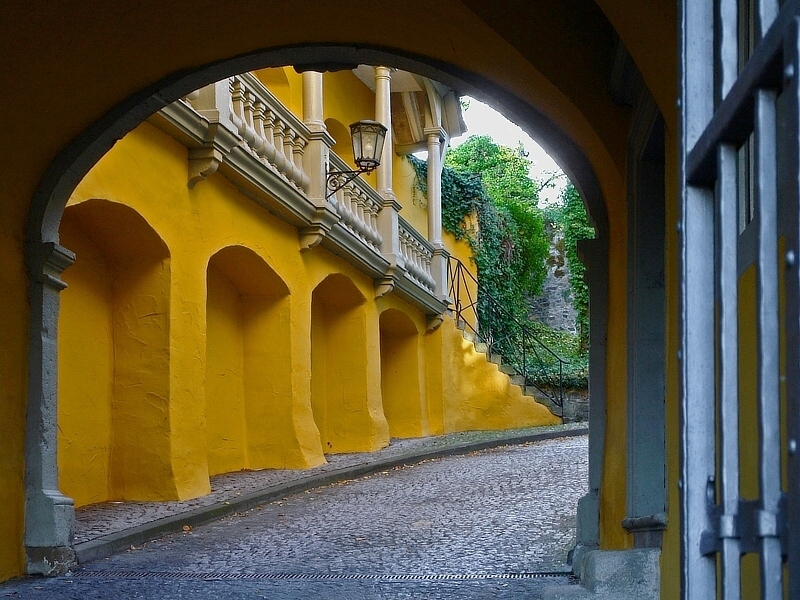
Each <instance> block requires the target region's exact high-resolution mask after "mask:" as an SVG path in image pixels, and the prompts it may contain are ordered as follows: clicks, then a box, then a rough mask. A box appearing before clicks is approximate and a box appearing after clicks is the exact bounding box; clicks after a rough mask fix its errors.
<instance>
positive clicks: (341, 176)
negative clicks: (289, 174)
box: [325, 121, 386, 198]
mask: <svg viewBox="0 0 800 600" xmlns="http://www.w3.org/2000/svg"><path fill="white" fill-rule="evenodd" d="M350 139H351V141H352V144H353V159H354V161H355V163H356V167H358V169H357V170H355V171H332V170H331V171H328V178H327V186H328V195H327V196H325V197H326V198H330V197H331V196H332V195H333V194H335V193H336V192H338V191H339V190H340V189H342V188H343V187H344V186H346V185H347V184H348V183H350V182H351V181H353V179H355V178H356V177H358V176H359V175H361V174H362V173H372V171H374V170H375V169H376V168H377V167H378V165H380V164H381V153H382V152H383V142H384V141H385V140H386V127H384V126H383V125H382V124H381V123H378V122H377V121H358V122H356V123H353V124H352V125H350Z"/></svg>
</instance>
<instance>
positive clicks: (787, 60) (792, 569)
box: [781, 16, 800, 598]
mask: <svg viewBox="0 0 800 600" xmlns="http://www.w3.org/2000/svg"><path fill="white" fill-rule="evenodd" d="M784 64H785V65H786V67H785V71H784V73H785V76H786V86H785V88H784V92H783V94H784V98H785V100H786V103H785V105H784V113H785V115H784V119H783V127H784V132H785V135H786V136H787V137H786V138H785V139H786V140H787V143H786V144H785V146H783V147H782V151H784V152H785V154H786V156H785V163H784V164H785V169H784V173H783V175H784V176H783V178H782V181H781V184H782V186H781V189H782V192H783V198H782V201H783V202H785V203H788V205H789V206H788V207H787V211H786V212H785V214H787V215H788V218H787V219H786V223H785V224H784V227H785V232H786V256H785V262H786V271H785V272H786V404H787V410H786V414H787V429H788V431H787V446H788V457H787V475H788V477H787V479H788V489H787V494H788V503H787V506H788V510H787V513H788V515H789V518H788V523H787V525H788V535H787V544H786V553H787V560H788V567H789V598H800V526H798V524H797V523H796V522H795V521H796V519H797V516H798V515H800V457H798V453H797V444H798V440H800V268H798V267H799V266H800V265H798V257H800V254H799V253H798V249H800V201H799V199H800V123H798V119H799V118H800V77H798V75H800V23H799V21H798V17H796V16H795V17H794V19H793V20H792V23H791V25H790V27H789V33H788V35H787V36H786V38H785V42H784Z"/></svg>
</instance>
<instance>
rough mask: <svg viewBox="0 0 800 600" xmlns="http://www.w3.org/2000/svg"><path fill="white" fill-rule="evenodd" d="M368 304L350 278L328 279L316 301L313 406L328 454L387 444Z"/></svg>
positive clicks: (317, 292)
mask: <svg viewBox="0 0 800 600" xmlns="http://www.w3.org/2000/svg"><path fill="white" fill-rule="evenodd" d="M365 302H366V299H365V298H364V296H363V294H362V293H361V292H360V291H359V289H358V288H357V287H356V285H355V284H354V283H353V282H352V281H351V280H350V278H349V277H347V276H345V275H342V274H339V273H335V274H332V275H329V276H328V277H326V278H325V279H324V280H323V281H322V282H321V283H320V284H319V285H318V286H317V287H316V288H315V289H314V292H313V293H312V296H311V407H312V410H313V413H314V421H315V422H316V424H317V429H318V430H319V434H320V439H321V442H322V449H323V451H324V452H325V453H326V454H335V453H341V452H363V451H370V450H375V449H377V448H379V447H381V446H382V445H385V443H386V442H388V431H385V429H386V426H385V422H380V423H379V422H377V420H379V419H382V418H383V415H377V414H375V408H376V407H377V406H379V405H380V391H379V389H378V387H377V386H376V385H374V382H377V378H378V376H379V375H378V374H377V373H373V372H371V371H370V370H371V368H375V369H377V368H378V367H377V365H376V364H375V362H374V361H373V360H372V356H370V351H375V350H377V348H369V347H368V335H367V322H366V319H367V315H366V308H365Z"/></svg>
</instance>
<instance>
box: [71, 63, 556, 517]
mask: <svg viewBox="0 0 800 600" xmlns="http://www.w3.org/2000/svg"><path fill="white" fill-rule="evenodd" d="M375 71H376V70H375V69H372V68H371V67H370V68H369V69H368V70H365V69H363V68H362V69H361V71H360V72H359V75H360V76H361V77H362V78H363V77H366V76H371V78H372V80H373V81H374V80H375V75H374V72H375ZM380 72H381V74H384V75H385V81H386V83H387V88H386V90H385V91H386V92H388V94H389V96H387V97H385V98H381V97H378V96H376V92H375V91H373V89H370V87H368V85H367V84H365V83H364V82H363V81H362V80H361V79H359V78H358V77H357V76H356V75H355V74H354V73H353V72H352V71H350V70H345V71H341V72H335V73H328V74H325V75H321V74H318V73H313V72H310V73H307V74H305V75H300V74H298V73H297V72H295V71H294V69H292V68H288V67H287V68H278V69H267V70H262V71H259V72H256V73H254V74H246V75H243V76H241V77H236V78H231V79H226V80H224V81H223V82H221V83H215V84H212V85H211V86H208V87H206V88H204V89H202V90H200V91H198V92H196V93H194V94H192V95H190V96H188V97H187V99H184V100H180V101H178V102H177V103H175V104H173V105H172V106H171V107H170V108H169V109H165V110H164V111H161V112H160V113H158V114H156V115H154V116H153V117H152V118H151V119H150V120H149V122H146V123H142V124H141V125H140V126H139V127H137V128H136V129H135V130H134V131H132V132H131V133H129V134H128V135H126V136H125V137H124V138H123V139H122V140H120V141H119V142H118V143H117V144H116V145H115V147H114V148H113V149H112V150H111V151H110V152H109V153H107V154H106V155H105V156H104V157H103V159H102V160H101V161H100V162H99V163H98V164H97V165H96V166H95V167H94V168H93V169H92V170H91V171H90V172H89V173H88V174H87V176H86V177H85V178H84V179H83V180H82V181H81V183H80V184H79V185H78V187H77V188H76V190H75V192H74V193H73V194H72V197H71V198H70V200H69V202H68V204H67V207H66V209H65V212H64V217H63V219H62V221H61V225H60V231H59V233H60V238H61V243H62V244H63V245H64V246H65V247H67V248H69V249H70V250H72V251H73V252H74V253H75V255H76V260H75V264H74V265H73V266H71V267H70V268H69V269H67V270H66V271H65V273H64V276H63V280H64V282H65V283H66V284H67V288H66V289H65V290H64V291H63V293H62V296H61V302H62V304H61V311H60V317H59V324H58V325H59V331H60V332H61V334H60V336H59V347H58V352H59V357H60V359H59V383H58V396H59V404H58V410H59V414H58V429H59V438H58V447H59V454H58V460H59V464H58V466H59V485H60V489H61V490H62V491H63V492H64V494H65V495H67V496H68V497H71V498H73V499H74V501H75V505H76V506H83V505H86V504H90V503H95V502H104V501H109V500H114V501H125V500H130V501H135V500H174V499H186V498H191V497H195V496H198V495H201V494H205V493H208V492H209V491H210V488H209V476H211V475H216V474H220V473H227V472H231V471H238V470H242V469H265V468H280V469H286V468H295V469H305V468H309V467H313V466H316V465H319V464H321V463H323V462H324V461H325V457H324V456H325V454H328V453H341V452H369V451H374V450H377V449H379V448H382V447H384V446H386V445H387V444H388V443H389V440H390V437H419V436H425V435H433V434H440V433H445V432H452V431H462V430H468V429H495V428H508V427H521V426H528V425H543V424H551V423H556V422H559V421H560V419H558V418H557V417H555V416H554V415H553V414H552V413H551V412H550V411H549V410H548V409H547V408H545V406H543V405H542V404H539V403H537V402H536V401H535V400H534V398H532V397H531V396H526V395H524V394H523V393H522V392H523V390H522V389H521V388H520V387H519V386H516V385H513V384H511V382H510V380H509V377H508V375H506V374H504V373H502V372H500V371H499V369H498V365H495V364H493V363H491V362H489V360H488V357H486V355H484V354H482V353H480V352H476V351H475V346H474V344H473V343H472V342H471V341H469V340H466V339H465V338H464V336H463V335H462V332H461V331H460V330H459V329H458V328H457V327H456V324H455V323H454V321H453V318H452V317H451V316H449V315H447V314H446V312H445V308H446V306H445V304H444V303H443V299H444V296H443V294H445V293H446V290H445V289H444V288H443V287H441V286H442V285H443V284H444V283H445V282H439V284H438V285H439V289H438V290H437V289H436V286H437V283H436V282H435V281H434V279H433V276H432V274H431V261H432V259H433V253H434V247H433V246H432V245H431V244H430V242H429V241H428V240H427V239H426V238H427V236H428V222H429V220H428V211H429V210H430V209H432V205H431V203H428V204H426V205H423V203H422V202H421V201H419V200H416V201H415V200H414V199H415V198H416V197H417V196H418V195H420V194H419V193H418V192H417V194H414V193H413V192H412V189H411V187H412V186H414V185H416V181H415V179H414V177H413V176H411V174H412V173H413V169H412V167H411V165H410V163H408V161H407V160H406V159H404V158H403V157H402V156H399V155H398V154H397V153H396V152H395V149H396V147H395V148H391V149H390V150H389V151H387V153H386V156H387V157H390V159H391V160H392V165H391V167H393V169H392V168H390V169H385V168H384V169H383V170H380V169H379V171H378V173H377V176H376V174H374V173H373V174H372V175H371V176H369V177H367V178H365V180H364V181H358V180H354V181H353V182H351V183H350V184H348V186H346V187H345V188H344V189H343V190H341V191H339V192H337V193H333V194H330V192H326V194H330V198H328V199H327V201H326V200H325V198H324V197H323V198H322V200H323V201H325V204H323V205H322V206H323V207H326V208H327V209H328V210H329V213H327V214H326V215H325V216H326V218H327V217H329V216H332V217H335V219H331V220H330V221H329V222H327V223H325V224H324V225H321V226H320V228H319V229H315V226H314V225H313V224H312V225H309V224H305V226H303V225H300V226H298V225H297V223H298V221H299V220H300V218H301V217H298V214H301V213H302V211H303V210H315V207H314V205H313V204H312V202H311V201H310V200H309V196H311V195H312V194H313V193H314V191H317V192H318V191H319V190H320V186H324V185H325V181H324V176H325V172H324V171H321V170H317V171H316V172H315V171H314V170H313V168H314V166H315V165H314V163H313V162H312V160H313V157H314V156H315V154H314V153H315V152H320V153H323V154H327V153H328V152H330V153H331V156H333V158H329V157H327V156H324V157H323V158H324V161H323V162H326V161H330V163H331V166H330V167H328V169H331V168H333V165H338V164H339V162H340V161H339V160H337V159H336V156H335V155H334V154H335V153H337V151H338V152H340V153H341V154H343V156H342V157H341V160H342V161H344V164H343V167H344V166H347V167H350V168H352V167H353V165H352V161H353V157H352V149H349V146H350V140H349V131H348V130H347V129H346V128H345V127H344V125H342V123H348V124H349V123H350V122H352V121H356V120H359V118H363V117H365V116H366V117H370V118H372V117H373V115H374V113H375V111H376V99H377V100H378V101H379V102H380V101H385V102H386V103H387V105H389V106H390V105H391V102H393V101H394V102H395V104H397V103H400V104H401V107H400V108H402V102H403V98H402V94H403V93H406V92H392V91H391V88H390V87H389V86H390V85H391V78H392V75H393V74H392V73H391V72H390V71H389V69H382V70H381V71H380ZM364 73H366V74H367V75H366V76H365V75H364ZM402 76H406V78H409V77H410V74H403V73H401V75H400V76H399V77H402ZM396 77H397V76H396ZM367 81H368V82H370V80H369V79H367ZM304 84H305V85H306V86H307V87H313V88H314V89H313V93H312V92H309V90H308V89H306V90H305V91H304V89H303V86H304ZM320 84H321V86H320ZM413 84H414V81H413V80H412V79H408V81H406V82H405V84H404V85H405V87H409V86H410V85H413ZM423 89H424V81H423V85H422V86H419V85H417V89H416V90H415V91H414V93H416V94H418V95H419V97H420V99H421V100H423V101H427V98H426V97H425V92H423ZM431 89H432V90H433V88H431ZM272 90H275V91H274V92H273V91H272ZM304 93H305V109H306V111H307V112H308V111H314V110H316V111H317V112H318V113H321V114H318V115H317V116H322V117H323V118H322V119H318V120H317V122H314V120H313V119H308V118H306V119H305V123H304V121H303V116H304V115H303V109H304ZM430 93H436V92H435V91H431V92H430ZM214 94H216V95H217V97H214V98H211V97H212V95H214ZM314 94H316V95H314ZM312 96H314V97H312ZM206 101H209V102H218V103H219V106H215V107H214V108H208V104H204V102H206ZM312 104H316V106H311V105H312ZM414 106H416V105H414ZM319 109H322V110H319ZM378 109H380V107H378ZM225 110H228V111H229V112H228V116H229V118H228V119H227V120H226V118H225V114H224V111H225ZM396 110H397V109H396ZM213 111H216V112H213ZM220 115H221V116H220ZM412 117H420V118H421V120H423V121H424V119H425V114H424V110H423V111H422V114H421V115H418V114H413V115H412ZM428 118H430V115H429V116H428ZM180 119H182V121H180ZM237 119H239V120H238V121H237ZM319 121H321V122H322V123H324V126H323V127H318V122H319ZM405 122H407V121H405ZM176 123H179V124H176ZM209 123H210V124H209ZM265 124H266V131H267V133H265ZM387 124H389V125H391V123H387ZM456 124H458V123H457V122H456ZM307 125H308V126H307ZM315 126H316V127H318V129H317V130H316V131H313V129H314V127H315ZM193 127H195V128H200V127H208V128H209V129H212V128H218V129H217V130H216V131H215V132H214V134H213V135H214V136H215V138H214V139H215V140H216V142H217V146H216V147H213V148H211V150H210V153H209V152H208V149H207V148H206V147H203V146H202V145H200V147H197V146H198V143H196V141H195V140H190V139H189V138H188V137H187V136H188V135H189V134H187V130H188V131H190V132H191V131H192V128H193ZM223 128H224V129H225V132H224V133H222V132H220V131H219V129H223ZM398 129H399V128H398ZM257 131H259V132H260V134H258V135H260V136H262V137H260V138H257V134H256V132H257ZM458 132H459V133H460V130H459V131H458ZM315 134H316V138H315ZM333 134H337V135H338V136H339V138H338V139H337V138H336V137H335V135H333ZM268 135H269V137H270V141H271V144H272V146H271V148H269V149H267V148H266V147H264V146H263V144H262V146H261V147H259V146H258V142H259V141H260V140H263V141H264V144H266V143H267V136H268ZM401 135H402V132H401ZM436 135H437V136H438V135H443V136H446V135H447V132H446V131H445V130H444V129H443V128H442V130H441V132H437V133H436ZM225 136H227V137H225ZM395 137H396V136H395ZM326 138H327V140H326ZM206 139H207V138H206ZM206 139H204V140H198V141H200V142H201V143H202V142H205V141H206ZM221 139H222V140H223V141H221V142H220V141H219V140H221ZM423 141H424V140H423ZM224 143H229V146H233V144H234V143H235V147H231V149H230V152H231V154H234V153H237V152H238V153H239V156H238V157H235V156H234V157H232V156H230V155H224V154H223V153H224V150H221V149H220V146H221V145H222V144H224ZM390 143H391V136H390ZM315 144H317V145H318V147H317V148H315V147H314V145H315ZM187 145H188V147H187ZM207 145H208V144H206V146H207ZM320 146H321V148H320ZM329 146H330V150H329ZM259 149H260V150H261V152H259ZM348 149H349V155H348ZM214 152H216V154H214ZM209 156H210V158H209ZM309 157H310V158H311V159H312V160H308V158H309ZM237 161H238V162H237ZM248 161H249V162H248ZM348 163H349V164H348ZM200 169H204V170H203V171H201V170H200ZM387 171H388V174H387ZM393 172H394V173H397V181H398V183H399V185H398V184H394V185H393V184H392V181H391V180H389V179H387V177H393ZM377 177H381V178H382V180H383V181H382V183H383V185H384V186H385V187H387V189H388V190H389V191H388V192H387V191H385V190H384V195H383V196H384V197H386V196H387V195H390V194H391V196H390V198H391V202H392V204H391V205H390V206H388V208H387V206H386V205H385V204H384V205H383V206H381V203H382V202H384V197H382V196H381V195H380V194H379V193H378V192H377V191H376V190H375V186H376V185H378V183H377ZM313 180H316V181H313ZM387 184H388V185H387ZM315 186H316V187H315ZM394 189H397V194H396V195H395V194H394V193H393V190H394ZM399 198H403V203H401V201H400V200H399ZM387 210H388V211H392V212H393V215H396V218H395V231H394V232H392V231H391V230H390V228H385V227H383V228H381V225H382V223H380V222H379V220H380V219H381V218H383V217H385V211H387ZM381 212H383V213H384V214H380V213H381ZM398 213H399V214H398ZM406 215H408V218H407V220H406V219H405V218H404V217H406ZM412 222H413V223H415V224H416V225H417V227H419V229H422V230H423V232H424V233H422V232H420V231H419V229H417V228H416V227H414V226H412V225H411V223H412ZM325 227H327V228H328V231H325V230H324V228H325ZM382 233H383V234H384V236H382V235H381V234H382ZM392 235H394V236H395V237H396V238H397V239H396V240H395V243H394V248H395V249H397V250H399V257H396V256H391V259H392V260H394V261H396V262H395V264H394V265H391V264H388V261H387V260H386V256H387V255H389V254H390V252H387V250H391V248H392V245H391V244H392V240H391V239H385V238H391V236H392ZM327 236H337V237H335V238H334V239H333V240H330V239H326V237H327ZM439 239H441V234H440V237H439ZM448 239H449V241H448V242H447V246H448V249H452V251H453V252H454V253H455V254H458V255H461V256H464V255H465V253H466V254H468V248H467V247H466V244H464V243H463V242H459V243H457V242H455V241H454V240H453V239H452V237H451V236H448ZM309 240H311V241H309ZM397 262H399V264H400V268H399V269H398V268H397ZM395 269H397V270H395ZM387 274H388V275H387ZM392 277H394V279H392ZM400 278H402V279H400ZM398 279H400V281H399V282H398V281H396V280H398ZM409 289H410V291H408V290H409ZM437 293H438V294H439V296H438V297H437Z"/></svg>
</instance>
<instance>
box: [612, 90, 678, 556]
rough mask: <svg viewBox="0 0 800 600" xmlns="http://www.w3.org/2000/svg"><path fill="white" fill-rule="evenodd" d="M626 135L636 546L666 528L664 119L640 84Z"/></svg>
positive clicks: (630, 477)
mask: <svg viewBox="0 0 800 600" xmlns="http://www.w3.org/2000/svg"><path fill="white" fill-rule="evenodd" d="M637 96H638V97H637V100H636V103H635V105H634V120H633V125H632V127H631V131H630V135H629V138H628V189H627V204H628V301H627V314H628V327H627V335H628V340H627V360H628V366H627V377H628V382H627V390H628V393H627V396H628V403H627V490H626V491H627V512H626V514H627V517H626V518H625V519H624V520H623V521H622V525H623V527H624V528H625V529H626V530H627V531H628V532H630V533H632V534H633V542H634V547H635V548H649V547H654V548H660V547H661V538H662V532H663V530H664V529H665V528H666V524H667V521H666V519H667V515H666V502H667V488H666V477H667V468H666V367H665V366H666V290H665V260H666V256H665V200H666V198H665V195H666V194H665V156H664V143H665V138H664V135H665V133H664V120H663V118H662V116H661V113H660V112H659V110H658V108H657V106H656V103H655V101H654V100H653V98H652V96H651V95H650V94H649V93H648V92H647V90H646V89H645V88H644V86H641V87H640V89H639V91H638V94H637Z"/></svg>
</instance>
